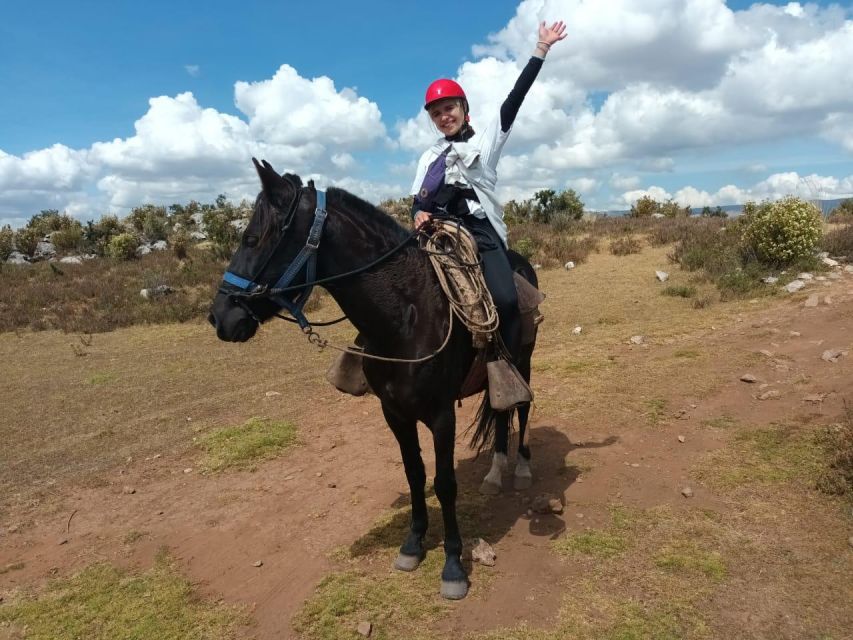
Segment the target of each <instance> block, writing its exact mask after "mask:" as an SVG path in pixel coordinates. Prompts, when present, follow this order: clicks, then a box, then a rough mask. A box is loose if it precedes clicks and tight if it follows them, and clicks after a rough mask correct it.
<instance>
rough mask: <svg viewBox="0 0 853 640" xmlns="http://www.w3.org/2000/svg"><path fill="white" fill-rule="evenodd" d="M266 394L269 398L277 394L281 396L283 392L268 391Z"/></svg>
mask: <svg viewBox="0 0 853 640" xmlns="http://www.w3.org/2000/svg"><path fill="white" fill-rule="evenodd" d="M264 395H265V396H266V397H267V398H273V397H275V396H280V395H281V393H279V392H278V391H267V392H266V393H265V394H264Z"/></svg>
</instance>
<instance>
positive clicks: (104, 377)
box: [86, 372, 115, 386]
mask: <svg viewBox="0 0 853 640" xmlns="http://www.w3.org/2000/svg"><path fill="white" fill-rule="evenodd" d="M113 380H115V374H114V373H109V372H103V373H96V374H94V375H91V376H89V379H88V380H86V382H88V383H89V384H91V385H93V386H98V385H101V384H108V383H110V382H112V381H113Z"/></svg>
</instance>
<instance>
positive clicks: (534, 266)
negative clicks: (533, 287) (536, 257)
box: [533, 262, 542, 271]
mask: <svg viewBox="0 0 853 640" xmlns="http://www.w3.org/2000/svg"><path fill="white" fill-rule="evenodd" d="M533 268H534V269H536V271H539V269H541V268H542V265H541V264H539V263H538V262H537V263H536V264H534V265H533Z"/></svg>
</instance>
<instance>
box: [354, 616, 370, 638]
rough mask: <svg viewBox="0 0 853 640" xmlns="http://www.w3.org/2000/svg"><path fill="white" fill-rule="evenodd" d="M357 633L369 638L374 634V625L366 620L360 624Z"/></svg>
mask: <svg viewBox="0 0 853 640" xmlns="http://www.w3.org/2000/svg"><path fill="white" fill-rule="evenodd" d="M356 631H358V634H359V635H361V636H364V637H365V638H369V637H370V634H371V633H373V623H372V622H367V621H366V620H364V621H362V622H359V623H358V628H357V629H356Z"/></svg>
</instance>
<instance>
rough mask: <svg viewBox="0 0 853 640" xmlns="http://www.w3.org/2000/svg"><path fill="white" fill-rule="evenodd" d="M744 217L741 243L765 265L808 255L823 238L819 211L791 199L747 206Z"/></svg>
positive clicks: (798, 199)
mask: <svg viewBox="0 0 853 640" xmlns="http://www.w3.org/2000/svg"><path fill="white" fill-rule="evenodd" d="M744 215H745V219H744V221H743V223H744V224H743V240H744V242H745V243H746V245H747V247H749V248H750V249H751V250H752V251H754V252H755V255H756V256H757V257H758V259H759V260H761V261H762V262H765V263H769V264H775V265H783V264H790V263H792V262H795V261H796V260H799V259H800V258H804V257H806V256H809V255H811V254H812V253H813V252H814V249H815V247H817V244H818V242H819V241H820V238H821V236H822V235H823V224H822V221H821V215H820V211H819V210H818V208H817V207H816V206H815V205H813V204H812V203H810V202H806V201H805V200H801V199H800V198H797V197H794V196H788V197H787V198H783V199H782V200H777V201H776V202H762V203H761V204H759V205H755V204H754V203H747V206H745V207H744Z"/></svg>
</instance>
